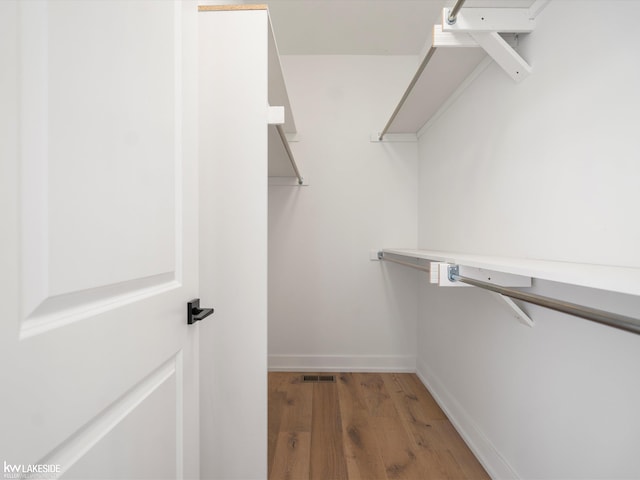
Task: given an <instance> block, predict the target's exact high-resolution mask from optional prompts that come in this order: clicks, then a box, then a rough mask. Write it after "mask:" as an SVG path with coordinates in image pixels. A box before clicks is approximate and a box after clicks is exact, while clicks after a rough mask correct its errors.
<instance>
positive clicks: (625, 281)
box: [382, 248, 640, 295]
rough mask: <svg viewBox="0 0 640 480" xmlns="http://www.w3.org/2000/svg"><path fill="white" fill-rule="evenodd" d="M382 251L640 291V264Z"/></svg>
mask: <svg viewBox="0 0 640 480" xmlns="http://www.w3.org/2000/svg"><path fill="white" fill-rule="evenodd" d="M382 252H383V253H384V254H389V255H397V256H400V257H405V258H408V259H420V260H427V261H431V262H442V263H449V264H452V265H460V266H465V267H473V268H481V269H484V270H491V271H495V272H501V273H507V274H512V275H521V276H525V277H531V278H538V279H540V280H549V281H553V282H560V283H566V284H571V285H577V286H581V287H589V288H597V289H601V290H608V291H612V292H619V293H625V294H629V295H640V268H633V267H618V266H607V265H592V264H585V263H570V262H555V261H546V260H531V259H525V258H511V257H496V256H486V255H472V254H466V253H456V252H443V251H435V250H412V249H395V248H385V249H383V250H382Z"/></svg>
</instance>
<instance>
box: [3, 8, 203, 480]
mask: <svg viewBox="0 0 640 480" xmlns="http://www.w3.org/2000/svg"><path fill="white" fill-rule="evenodd" d="M196 27H197V9H196V6H195V5H194V4H193V3H192V2H190V1H181V0H178V1H171V0H163V1H153V0H146V1H139V0H127V1H119V0H113V1H105V0H73V1H67V0H51V1H44V0H43V1H36V0H29V1H26V0H24V1H10V0H2V1H0V158H1V167H0V169H1V170H0V241H1V248H0V300H1V301H0V385H2V386H1V395H0V462H3V463H0V466H1V467H2V468H3V472H2V475H3V477H2V478H24V477H28V478H57V477H63V478H82V479H91V478H109V479H111V478H136V479H138V478H140V479H141V478H153V479H158V478H183V477H195V476H197V475H198V463H199V459H198V431H197V423H198V401H197V385H198V383H197V362H196V358H197V357H196V355H197V349H196V348H195V347H196V343H197V329H198V328H199V327H198V324H196V325H193V326H187V323H186V321H187V320H186V311H187V306H186V302H187V301H188V300H190V299H191V298H192V297H195V296H196V295H197V261H198V258H197V257H198V255H197V190H196V189H197V178H196V175H197V171H196V169H197V138H196V131H197V106H196V102H197V91H196V90H197V71H196V61H197V33H196ZM205 321H207V320H205ZM58 470H59V471H58ZM22 471H24V472H27V474H26V475H22V476H20V472H22ZM34 471H35V473H36V475H31V474H32V473H33V472H34Z"/></svg>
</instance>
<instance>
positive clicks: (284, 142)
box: [276, 125, 304, 185]
mask: <svg viewBox="0 0 640 480" xmlns="http://www.w3.org/2000/svg"><path fill="white" fill-rule="evenodd" d="M276 130H278V134H279V135H280V140H282V145H284V149H285V150H286V151H287V155H288V157H289V161H290V162H291V166H292V167H293V171H294V172H296V177H298V185H302V184H303V182H304V179H303V178H302V175H301V174H300V170H298V165H297V164H296V161H295V159H294V158H293V152H292V151H291V149H290V148H289V140H287V136H286V135H285V134H284V130H283V129H282V125H276Z"/></svg>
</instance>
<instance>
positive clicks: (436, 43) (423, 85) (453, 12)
mask: <svg viewBox="0 0 640 480" xmlns="http://www.w3.org/2000/svg"><path fill="white" fill-rule="evenodd" d="M465 1H466V0H457V2H456V3H455V5H454V6H453V8H451V9H449V8H444V9H443V10H442V19H441V23H440V24H438V25H434V26H433V33H432V38H431V41H430V44H428V48H426V49H425V52H426V53H424V55H422V56H421V60H420V63H419V64H418V68H417V69H416V72H415V74H414V76H413V78H412V79H411V81H410V82H409V86H408V87H407V88H406V90H405V92H404V94H403V95H402V97H401V99H400V101H399V102H398V104H397V106H396V108H395V110H394V111H393V113H392V114H391V116H390V117H389V120H388V121H387V123H386V124H385V125H384V127H383V128H382V130H380V132H378V133H377V134H375V135H374V136H373V137H372V140H374V141H382V140H384V136H385V135H387V134H390V133H396V134H398V133H404V134H407V133H417V132H418V131H419V130H420V129H421V128H422V127H423V126H424V125H425V124H426V123H427V122H428V121H429V120H430V119H431V118H432V117H433V116H434V115H435V114H436V113H437V112H438V111H439V110H440V108H441V107H443V105H444V104H445V103H446V101H447V99H449V98H450V97H451V96H452V95H453V94H454V93H455V92H456V90H458V89H459V88H460V87H461V85H463V84H464V82H465V80H466V79H467V78H470V76H471V74H472V72H474V71H475V70H476V69H478V68H480V67H479V65H480V64H481V63H483V60H484V59H485V58H487V55H488V56H489V58H491V59H493V61H495V62H496V63H497V64H498V65H500V66H501V67H502V68H503V69H504V70H505V72H506V73H507V74H508V75H509V76H511V77H512V78H513V79H514V81H516V82H519V81H521V80H523V79H524V78H526V77H527V76H528V75H529V73H530V72H531V68H530V67H529V65H528V64H527V62H525V61H524V60H523V59H522V58H521V57H520V55H519V54H518V53H517V52H516V51H515V50H514V48H513V46H512V45H511V44H510V43H509V42H508V41H507V40H505V38H511V39H515V36H514V35H517V34H521V33H529V32H531V31H533V29H534V28H535V20H534V18H535V16H536V15H537V14H538V13H539V12H540V11H541V10H542V8H543V7H544V5H546V4H547V3H548V1H549V0H536V1H532V2H531V3H530V6H529V7H528V8H462V5H463V4H464V3H465ZM470 3H472V2H470ZM485 4H486V2H485ZM505 34H507V35H505Z"/></svg>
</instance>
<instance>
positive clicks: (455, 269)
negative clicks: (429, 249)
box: [447, 265, 460, 282]
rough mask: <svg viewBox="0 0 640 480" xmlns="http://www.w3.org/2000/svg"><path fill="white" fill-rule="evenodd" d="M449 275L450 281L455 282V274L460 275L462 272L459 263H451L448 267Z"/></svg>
mask: <svg viewBox="0 0 640 480" xmlns="http://www.w3.org/2000/svg"><path fill="white" fill-rule="evenodd" d="M447 273H448V275H447V277H448V278H449V281H450V282H455V281H456V279H455V278H453V277H454V276H458V275H459V274H460V267H459V266H458V265H449V266H448V267H447Z"/></svg>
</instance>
